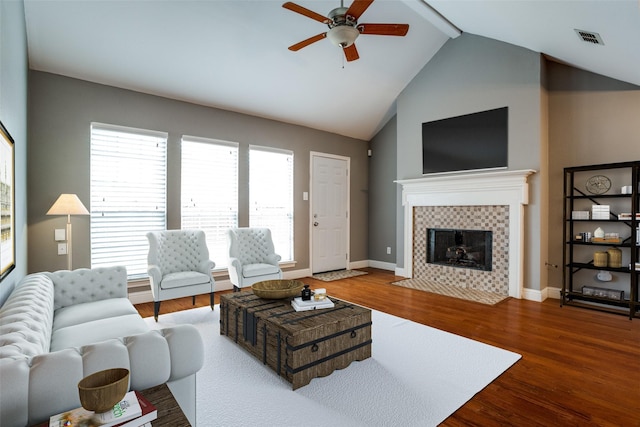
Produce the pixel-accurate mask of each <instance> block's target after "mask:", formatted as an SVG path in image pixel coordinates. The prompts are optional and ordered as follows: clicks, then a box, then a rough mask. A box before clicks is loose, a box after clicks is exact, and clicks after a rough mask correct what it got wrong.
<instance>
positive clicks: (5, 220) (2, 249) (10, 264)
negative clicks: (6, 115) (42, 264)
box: [0, 121, 16, 281]
mask: <svg viewBox="0 0 640 427" xmlns="http://www.w3.org/2000/svg"><path fill="white" fill-rule="evenodd" d="M14 166H15V153H14V141H13V138H11V135H10V134H9V131H8V130H7V128H5V127H4V125H3V124H2V121H0V227H1V228H0V233H1V234H0V281H1V280H2V279H4V278H5V277H6V276H7V275H8V274H9V272H11V270H13V269H14V268H15V266H16V239H15V217H16V205H15V172H14Z"/></svg>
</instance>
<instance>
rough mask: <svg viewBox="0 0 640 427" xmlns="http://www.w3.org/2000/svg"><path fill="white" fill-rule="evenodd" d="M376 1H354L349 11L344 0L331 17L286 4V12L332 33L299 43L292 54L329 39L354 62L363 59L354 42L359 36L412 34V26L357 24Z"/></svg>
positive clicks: (330, 14)
mask: <svg viewBox="0 0 640 427" xmlns="http://www.w3.org/2000/svg"><path fill="white" fill-rule="evenodd" d="M371 3H373V0H354V1H353V3H351V6H349V8H348V9H347V8H346V7H344V4H343V0H340V7H337V8H335V9H333V10H332V11H331V12H329V15H328V16H326V17H325V16H322V15H320V14H319V13H316V12H314V11H312V10H309V9H307V8H305V7H302V6H300V5H297V4H295V3H292V2H286V3H285V4H283V5H282V7H284V8H285V9H289V10H291V11H293V12H296V13H299V14H301V15H304V16H306V17H307V18H311V19H313V20H316V21H318V22H321V23H323V24H326V25H327V26H328V27H329V31H327V32H324V33H320V34H317V35H315V36H313V37H309V38H308V39H306V40H303V41H301V42H299V43H296V44H294V45H291V46H289V50H292V51H298V50H300V49H302V48H303V47H306V46H309V45H310V44H311V43H315V42H317V41H319V40H322V39H324V38H325V37H326V38H328V39H329V40H330V41H331V42H332V43H333V44H335V45H336V46H339V47H341V48H342V49H343V50H344V56H345V57H346V58H347V61H355V60H356V59H358V58H360V56H359V55H358V50H357V49H356V45H355V44H354V42H355V41H356V39H357V38H358V36H359V35H360V34H368V35H379V36H404V35H406V34H407V32H408V31H409V24H358V19H359V18H360V16H361V15H362V14H363V13H364V11H365V10H367V8H368V7H369V6H371Z"/></svg>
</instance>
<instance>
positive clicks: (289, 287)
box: [251, 280, 304, 299]
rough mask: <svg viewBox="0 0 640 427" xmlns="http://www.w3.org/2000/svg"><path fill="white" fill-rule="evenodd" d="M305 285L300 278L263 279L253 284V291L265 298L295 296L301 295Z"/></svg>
mask: <svg viewBox="0 0 640 427" xmlns="http://www.w3.org/2000/svg"><path fill="white" fill-rule="evenodd" d="M303 287H304V283H302V282H301V281H300V280H263V281H262V282H257V283H254V284H253V285H251V289H252V290H253V293H254V294H256V295H257V296H259V297H260V298H264V299H284V298H293V297H295V296H298V295H300V291H302V288H303Z"/></svg>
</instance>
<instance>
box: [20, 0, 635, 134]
mask: <svg viewBox="0 0 640 427" xmlns="http://www.w3.org/2000/svg"><path fill="white" fill-rule="evenodd" d="M283 3H284V1H272V0H198V1H195V0H193V1H192V0H119V1H113V0H24V5H25V15H26V26H27V42H28V54H29V65H30V68H31V69H34V70H40V71H46V72H51V73H55V74H61V75H65V76H69V77H74V78H78V79H82V80H87V81H92V82H96V83H101V84H106V85H111V86H116V87H120V88H125V89H130V90H134V91H138V92H143V93H149V94H154V95H159V96H164V97H168V98H173V99H178V100H183V101H188V102H192V103H196V104H201V105H206V106H211V107H217V108H222V109H225V110H231V111H236V112H241V113H245V114H250V115H255V116H260V117H265V118H270V119H274V120H279V121H283V122H287V123H293V124H298V125H302V126H307V127H310V128H315V129H321V130H325V131H328V132H333V133H337V134H341V135H346V136H350V137H354V138H359V139H364V140H369V139H370V138H371V137H373V136H374V135H375V133H376V132H377V131H378V130H379V129H380V128H381V127H382V126H383V125H384V124H385V123H386V121H387V120H388V119H389V118H390V117H391V116H392V115H393V114H394V113H395V100H396V98H397V96H398V95H399V94H400V92H401V91H402V90H403V89H404V88H405V86H406V85H407V84H408V83H409V82H410V81H411V79H413V77H415V75H416V74H417V73H418V72H419V71H420V70H421V69H422V68H423V67H424V66H425V65H426V64H427V63H428V62H429V60H430V59H431V58H432V57H433V55H434V54H435V53H437V51H438V49H440V47H441V46H442V45H443V44H444V43H446V42H447V40H449V38H452V37H457V36H458V35H459V34H460V32H467V33H472V34H476V35H480V36H484V37H488V38H492V39H496V40H500V41H503V42H507V43H511V44H514V45H518V46H522V47H524V48H527V49H530V50H532V51H535V52H540V53H543V54H545V55H547V56H549V57H551V58H554V59H556V60H559V61H562V62H565V63H567V64H569V65H572V66H575V67H578V68H582V69H585V70H587V71H591V72H594V73H598V74H603V75H605V76H609V77H611V78H614V79H618V80H622V81H625V82H629V83H632V84H635V85H640V49H639V48H638V41H639V40H640V0H596V1H589V0H509V1H507V0H428V1H427V2H426V3H425V2H424V1H422V0H375V1H374V2H373V3H372V4H371V5H370V6H369V7H368V8H367V9H366V10H365V11H364V13H363V14H362V16H361V17H360V19H359V22H360V23H364V22H366V23H406V24H409V32H408V33H407V35H406V36H404V37H390V36H379V35H367V34H362V35H360V36H359V37H358V39H357V40H356V46H357V50H358V53H359V56H360V58H359V59H358V60H356V61H351V62H349V61H346V60H345V58H344V55H343V52H342V49H341V48H339V47H336V46H334V45H332V44H331V43H330V42H329V40H327V39H322V40H319V41H317V42H315V43H313V44H311V45H309V46H307V47H305V48H303V49H301V50H299V51H297V52H293V51H290V50H288V49H287V47H289V46H291V45H293V44H295V43H297V42H299V41H302V40H304V39H307V38H309V37H311V36H314V35H316V34H320V33H323V32H325V31H327V27H326V25H324V24H322V23H320V22H318V21H316V20H313V19H309V18H308V17H306V16H303V15H301V14H299V13H294V12H292V11H290V10H287V9H285V8H283V7H282V4H283ZM295 3H297V4H299V5H301V6H303V7H305V8H306V9H309V10H312V11H314V12H317V13H319V14H320V15H324V16H326V15H327V14H328V13H329V12H330V11H331V10H332V9H334V8H336V7H339V6H340V3H339V1H338V0H331V1H328V0H304V1H296V2H295ZM350 4H351V0H346V2H345V4H344V6H345V7H348V6H349V5H350ZM576 30H584V31H586V32H588V33H590V35H589V36H588V37H591V36H592V35H594V34H593V33H597V35H598V36H599V41H600V43H598V44H595V43H591V42H585V41H583V40H582V39H581V37H580V36H579V35H578V33H577V32H576Z"/></svg>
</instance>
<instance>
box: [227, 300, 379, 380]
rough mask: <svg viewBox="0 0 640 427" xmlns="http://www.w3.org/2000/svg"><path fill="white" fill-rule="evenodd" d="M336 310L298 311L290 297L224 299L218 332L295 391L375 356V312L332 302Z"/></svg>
mask: <svg viewBox="0 0 640 427" xmlns="http://www.w3.org/2000/svg"><path fill="white" fill-rule="evenodd" d="M332 301H333V302H334V305H335V306H334V307H333V308H324V309H319V310H310V311H295V310H294V309H293V307H292V306H291V299H283V300H268V299H262V298H259V297H257V296H256V295H254V294H253V292H251V291H249V292H237V293H232V294H225V295H221V296H220V334H221V335H226V336H228V337H229V338H230V339H232V340H233V341H235V342H236V343H237V344H239V345H240V346H241V347H242V348H244V349H246V350H248V351H249V353H251V354H252V355H253V356H255V357H256V358H258V359H259V360H261V361H262V363H264V364H265V365H268V366H269V367H270V368H272V369H273V370H274V371H276V373H277V374H278V375H280V376H281V377H283V378H284V379H286V380H287V381H288V382H290V383H291V385H292V388H293V389H294V390H295V389H297V388H299V387H302V386H304V385H307V384H309V382H310V381H311V380H312V379H313V378H316V377H324V376H327V375H329V374H331V373H332V372H333V371H334V370H336V369H343V368H346V367H347V366H349V364H350V363H351V362H353V361H354V360H364V359H366V358H368V357H371V325H372V323H371V310H369V309H367V308H364V307H360V306H357V305H354V304H350V303H348V302H345V301H341V300H338V299H332Z"/></svg>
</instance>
